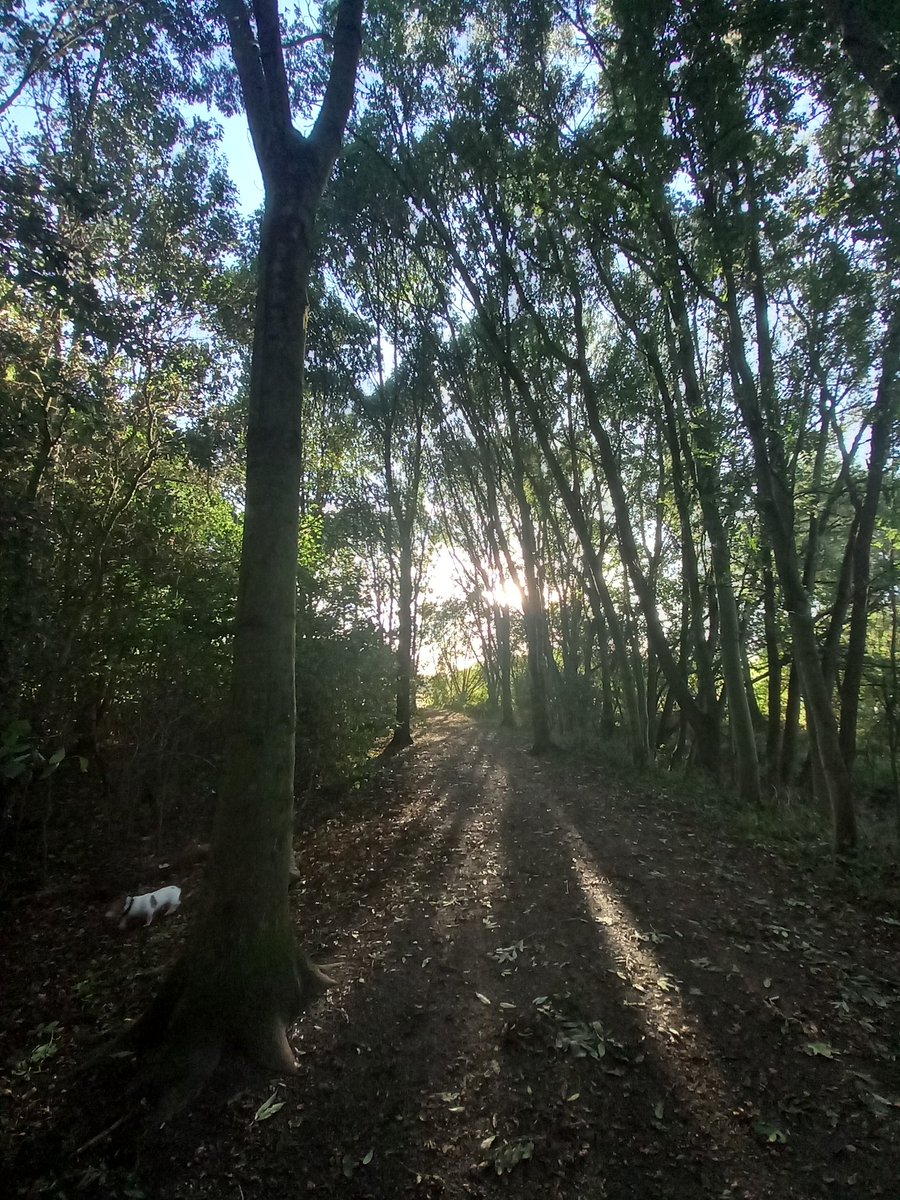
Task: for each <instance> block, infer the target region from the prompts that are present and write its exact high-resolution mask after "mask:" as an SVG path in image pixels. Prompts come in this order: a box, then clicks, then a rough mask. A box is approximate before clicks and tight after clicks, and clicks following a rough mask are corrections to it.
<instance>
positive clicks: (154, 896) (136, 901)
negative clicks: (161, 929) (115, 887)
mask: <svg viewBox="0 0 900 1200" xmlns="http://www.w3.org/2000/svg"><path fill="white" fill-rule="evenodd" d="M180 904H181V888H180V887H174V886H173V887H163V888H157V890H156V891H155V892H147V893H146V894H145V895H143V896H126V897H125V899H124V900H123V901H121V902H120V903H119V904H114V905H113V906H112V908H111V909H110V910H109V911H108V912H107V914H106V916H107V919H108V920H110V921H115V920H117V919H118V922H119V928H120V929H127V928H128V926H129V925H138V924H140V923H141V922H143V924H144V925H149V924H151V922H152V921H153V920H154V919H155V918H156V917H165V916H168V915H169V914H170V913H173V912H174V911H175V910H176V908H178V906H179V905H180Z"/></svg>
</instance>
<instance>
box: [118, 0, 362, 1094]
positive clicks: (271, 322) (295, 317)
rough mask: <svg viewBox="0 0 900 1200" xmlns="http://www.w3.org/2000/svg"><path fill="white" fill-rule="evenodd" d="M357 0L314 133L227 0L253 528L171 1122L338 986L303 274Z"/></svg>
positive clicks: (281, 75) (335, 137) (259, 40)
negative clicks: (312, 643) (321, 892)
mask: <svg viewBox="0 0 900 1200" xmlns="http://www.w3.org/2000/svg"><path fill="white" fill-rule="evenodd" d="M362 7H363V5H362V0H340V3H339V5H338V8H337V14H336V18H335V26H334V31H333V34H332V38H331V41H332V46H333V52H332V60H331V69H330V74H329V77H328V82H327V86H326V88H325V93H324V97H323V100H322V104H321V107H320V109H319V113H318V116H317V117H316V120H315V123H314V125H313V127H312V130H311V132H310V134H309V135H308V136H303V135H302V134H301V133H300V132H299V131H298V130H297V129H296V128H295V127H294V125H293V121H292V115H291V89H290V85H289V80H288V72H287V68H286V65H285V52H284V43H283V40H282V34H281V26H280V15H279V11H278V5H277V3H276V2H275V0H256V2H255V3H254V4H253V5H252V15H251V10H250V9H249V8H248V6H247V5H246V4H245V3H244V0H221V2H220V5H219V8H220V11H221V14H222V16H223V18H224V20H225V23H226V25H227V29H228V36H229V40H230V44H231V50H232V55H233V58H234V62H235V66H236V68H237V73H238V77H239V80H240V86H241V94H242V96H243V101H244V105H245V108H246V112H247V119H248V122H249V126H250V134H251V138H252V141H253V146H254V149H255V151H256V156H257V159H258V162H259V166H260V170H261V172H262V177H263V184H264V187H265V207H264V214H263V221H262V228H261V234H260V247H259V256H258V262H257V307H256V320H255V327H254V339H253V355H252V362H251V369H250V395H249V410H248V417H247V476H246V493H245V506H244V530H243V544H242V554H241V566H240V578H239V588H238V601H237V613H236V619H235V633H234V658H233V666H232V682H231V707H230V720H229V733H228V746H227V752H226V758H225V768H224V779H223V783H222V789H221V793H220V798H219V803H218V807H217V811H216V817H215V823H214V829H213V836H212V851H211V858H210V863H209V868H208V871H207V877H206V880H205V886H204V893H203V897H202V900H201V905H200V908H199V911H198V914H197V917H196V919H195V922H194V925H193V928H192V930H191V933H190V936H189V941H188V945H187V947H186V949H185V952H184V954H183V956H182V957H181V959H180V960H179V962H178V963H177V964H176V966H175V967H174V969H173V971H172V973H171V974H170V975H169V977H168V979H167V980H166V982H165V984H164V985H163V987H162V989H161V991H160V993H159V995H158V996H157V998H156V1000H155V1001H154V1003H153V1004H152V1006H151V1008H150V1009H149V1010H148V1012H147V1013H146V1014H145V1016H144V1018H143V1019H142V1020H141V1021H140V1022H139V1025H138V1028H137V1030H136V1038H137V1040H138V1044H139V1045H141V1046H145V1047H155V1048H156V1049H157V1054H158V1057H157V1060H156V1061H157V1066H156V1079H157V1082H159V1083H161V1084H162V1085H163V1092H162V1095H161V1098H160V1101H159V1109H160V1114H161V1115H162V1116H163V1117H165V1116H167V1115H169V1114H171V1113H172V1112H174V1111H175V1110H176V1109H177V1108H178V1107H179V1106H180V1105H182V1104H183V1103H185V1102H186V1101H187V1100H188V1099H190V1098H191V1096H192V1094H193V1093H194V1092H195V1091H196V1089H197V1088H198V1087H199V1086H200V1085H201V1084H202V1083H203V1081H204V1079H205V1078H206V1077H207V1075H208V1074H209V1072H210V1071H211V1070H212V1069H214V1067H215V1065H216V1064H217V1062H218V1060H219V1057H220V1055H221V1053H222V1052H223V1050H226V1049H229V1048H231V1049H237V1050H239V1051H242V1052H243V1053H244V1054H246V1055H247V1056H248V1057H249V1058H250V1059H251V1060H253V1061H255V1062H257V1063H259V1064H261V1065H263V1066H265V1067H267V1068H271V1069H276V1070H291V1069H293V1066H294V1058H293V1053H292V1051H291V1048H290V1045H289V1043H288V1040H287V1033H286V1030H287V1026H288V1024H289V1022H290V1021H291V1020H292V1019H293V1018H294V1017H295V1015H296V1014H297V1012H298V1011H299V1009H300V1008H301V1006H302V1005H303V1004H304V1003H305V1002H308V1000H309V999H310V998H312V997H313V996H315V995H316V994H318V992H319V991H320V990H321V989H322V987H323V986H324V985H325V984H326V983H327V980H326V978H325V977H324V976H323V975H322V974H321V973H320V972H319V971H317V970H316V969H315V968H314V967H313V966H312V965H311V964H310V963H309V962H308V961H307V960H306V958H305V956H304V955H303V954H302V953H300V952H298V951H297V949H296V947H295V945H294V938H293V931H292V927H291V922H290V915H289V911H288V895H287V889H288V879H289V871H290V864H291V855H292V815H293V785H294V730H295V720H296V715H295V694H294V645H295V610H296V592H297V550H298V515H299V483H300V469H301V445H302V439H301V429H300V415H301V394H302V386H303V356H304V344H305V326H306V318H307V283H308V277H309V271H310V264H311V259H312V249H313V247H312V238H313V227H314V222H315V217H316V211H317V208H318V204H319V200H320V198H321V195H322V192H323V190H324V187H325V184H326V182H327V180H328V177H329V175H330V173H331V170H332V167H333V166H334V163H335V161H336V159H337V155H338V152H339V150H340V144H341V140H342V136H343V131H344V128H345V125H346V122H347V118H348V116H349V114H350V109H351V106H352V103H353V93H354V86H355V79H356V68H357V64H358V61H359V53H360V44H361V27H362Z"/></svg>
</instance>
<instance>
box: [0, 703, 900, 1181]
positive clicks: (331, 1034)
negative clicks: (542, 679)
mask: <svg viewBox="0 0 900 1200" xmlns="http://www.w3.org/2000/svg"><path fill="white" fill-rule="evenodd" d="M649 786H650V785H649V784H644V783H642V782H640V781H638V780H637V779H635V780H632V781H630V782H629V781H627V780H626V781H625V782H623V781H622V780H621V779H616V780H612V781H609V780H607V781H604V779H603V777H602V775H600V774H598V770H597V768H595V767H588V766H579V765H577V764H573V763H572V762H571V761H570V760H568V759H565V758H563V757H562V756H559V757H554V756H551V757H549V758H547V759H536V758H533V757H531V756H529V755H528V754H527V753H526V752H525V749H524V741H523V739H522V737H521V736H520V735H515V734H512V735H510V734H505V733H501V732H498V731H497V730H495V729H493V728H490V727H487V726H484V725H480V724H476V723H473V722H471V721H468V720H466V719H464V718H462V717H456V716H450V715H435V716H432V717H430V718H429V719H428V721H427V722H426V723H425V725H424V727H423V729H422V731H421V734H420V737H419V739H418V741H417V744H416V745H415V747H413V748H412V749H411V750H410V751H408V752H406V753H404V754H403V755H402V756H400V757H399V758H398V759H397V760H395V761H394V762H392V763H391V764H390V765H388V766H386V768H385V771H384V773H383V775H382V777H381V780H380V784H379V786H378V788H377V789H376V790H375V792H374V794H370V795H369V796H368V797H367V798H366V800H365V802H364V803H363V802H362V801H360V802H357V803H356V804H355V806H353V807H351V809H350V810H349V811H348V812H347V813H346V814H345V815H342V816H339V817H335V818H332V819H328V820H325V821H323V822H320V823H318V824H317V825H314V826H313V827H312V828H311V829H310V830H309V832H308V833H307V834H306V835H305V836H304V838H303V839H302V864H303V870H304V878H303V880H302V882H301V884H300V885H299V887H298V888H296V889H295V891H294V892H293V896H294V898H295V904H296V913H297V926H298V931H299V932H300V933H301V935H302V937H303V939H304V941H305V943H306V945H307V946H308V947H309V948H310V950H311V951H312V954H313V957H314V959H315V960H316V961H318V962H320V963H322V964H325V965H326V967H327V969H328V970H329V972H330V973H331V974H332V975H333V976H335V978H336V979H337V981H338V984H337V986H336V987H335V988H334V989H333V990H332V991H331V992H330V993H329V994H328V996H327V997H326V998H325V999H324V1000H322V1001H320V1002H319V1003H318V1004H317V1005H316V1007H315V1008H314V1009H312V1010H311V1011H310V1012H309V1013H307V1014H306V1016H305V1017H304V1018H303V1020H302V1021H301V1022H300V1024H299V1025H298V1026H297V1028H296V1030H295V1034H294V1045H295V1049H296V1051H297V1055H298V1061H299V1072H298V1074H297V1076H296V1077H295V1078H291V1079H289V1080H286V1079H280V1078H265V1077H258V1078H253V1079H251V1080H248V1079H247V1078H246V1076H245V1075H244V1076H234V1077H233V1078H227V1077H220V1078H219V1080H218V1082H217V1083H215V1084H214V1085H213V1086H212V1087H211V1089H210V1090H209V1091H208V1092H207V1093H205V1094H204V1096H203V1097H202V1099H201V1100H200V1101H199V1102H197V1103H196V1104H195V1105H194V1107H193V1108H192V1109H191V1110H190V1111H189V1112H188V1113H187V1114H186V1115H185V1116H183V1117H182V1118H180V1119H178V1120H176V1121H175V1122H173V1123H172V1124H171V1125H170V1126H166V1127H164V1128H163V1129H162V1130H151V1131H147V1130H146V1129H144V1130H143V1131H141V1132H139V1133H138V1132H134V1131H130V1132H129V1131H128V1130H127V1128H126V1130H125V1131H121V1130H120V1131H117V1132H116V1133H114V1134H113V1135H112V1136H110V1137H109V1138H108V1139H105V1140H102V1141H100V1142H98V1143H96V1144H95V1145H93V1146H90V1147H88V1148H87V1149H84V1148H83V1146H84V1143H86V1142H88V1141H89V1140H90V1139H91V1137H92V1135H93V1134H96V1132H97V1131H98V1130H99V1129H102V1128H103V1125H104V1123H107V1122H108V1121H109V1120H111V1119H113V1118H114V1117H115V1112H116V1108H115V1105H116V1099H115V1098H114V1097H108V1096H105V1095H102V1094H98V1093H97V1092H96V1091H93V1092H92V1090H91V1085H89V1084H88V1083H86V1082H84V1081H82V1080H81V1079H79V1077H77V1076H76V1077H74V1078H73V1077H72V1076H71V1068H72V1066H73V1065H75V1064H77V1063H78V1061H79V1060H80V1059H81V1058H83V1057H84V1053H85V1049H84V1047H85V1045H86V1044H87V1042H88V1041H89V1039H90V1037H91V1036H92V1035H96V1031H97V1029H98V1028H114V1027H115V1025H116V1023H117V1022H121V1020H122V1017H123V1009H124V1010H125V1011H127V1012H128V1013H131V1014H134V1013H135V1012H136V1011H139V1009H140V1005H141V1003H142V1001H143V1000H144V999H145V998H146V997H147V995H148V994H149V993H150V991H151V990H152V988H153V986H154V985H155V982H156V980H157V978H158V972H159V970H160V969H161V966H162V964H163V963H164V962H165V961H167V959H168V958H169V957H171V955H172V953H173V951H174V949H175V948H176V947H177V945H178V943H179V940H180V936H181V933H182V932H183V922H184V920H185V918H186V916H187V915H188V913H189V909H190V891H189V890H188V893H187V901H186V903H185V905H184V906H183V908H182V911H181V912H180V913H179V914H177V915H176V916H175V917H173V918H170V919H169V920H167V921H162V922H160V923H159V924H155V925H154V926H152V927H151V928H149V929H147V930H146V931H144V932H143V933H136V934H133V935H130V936H129V937H127V938H116V937H114V936H113V935H112V934H111V933H110V932H109V930H108V929H107V928H106V927H105V926H104V925H103V923H102V919H101V918H100V915H99V914H97V913H94V912H89V911H88V907H89V900H88V899H86V898H85V897H84V896H83V895H79V893H78V889H77V887H74V886H72V887H69V888H68V889H67V891H65V892H63V893H62V894H60V893H59V892H54V891H53V890H52V889H50V890H49V891H47V892H46V893H45V894H44V896H43V897H41V896H38V897H32V898H31V899H30V900H28V901H27V902H24V901H21V902H19V903H10V904H7V906H6V910H5V911H4V912H2V913H0V954H2V956H3V957H2V962H3V964H4V973H3V976H2V979H0V1105H2V1107H0V1155H4V1156H5V1159H6V1166H5V1168H0V1169H2V1170H4V1171H5V1173H6V1179H7V1184H6V1186H4V1185H3V1184H2V1183H0V1191H2V1192H3V1194H4V1195H18V1196H27V1197H32V1196H41V1195H47V1196H80V1195H97V1196H103V1197H109V1198H113V1197H119V1196H121V1197H129V1198H131V1200H138V1198H140V1197H147V1198H148V1200H157V1198H159V1200H164V1198H169V1197H173V1198H174V1197H200V1198H208V1200H213V1198H215V1200H232V1198H233V1200H254V1198H260V1200H263V1198H269V1197H271V1198H276V1197H278V1198H281V1197H285V1198H286V1197H299V1196H306V1195H309V1196H313V1197H316V1196H318V1197H322V1198H325V1197H340V1198H346V1200H376V1198H377V1200H395V1198H397V1200H399V1198H402V1197H410V1198H412V1197H446V1198H450V1200H456V1198H464V1197H485V1198H486V1197H493V1196H502V1195H506V1196H514V1197H529V1198H530V1197H534V1198H535V1200H537V1198H538V1197H540V1198H541V1200H545V1198H547V1197H562V1198H566V1200H578V1198H580V1197H583V1198H584V1200H588V1198H589V1200H604V1198H609V1200H643V1198H644V1197H647V1198H648V1200H650V1198H652V1200H663V1198H666V1197H672V1198H675V1197H677V1198H678V1200H685V1198H688V1197H690V1198H694V1197H715V1198H721V1200H725V1198H726V1197H731V1198H734V1200H737V1198H739V1197H742V1198H748V1200H750V1198H752V1200H762V1198H763V1197H778V1198H785V1200H786V1198H788V1197H790V1198H791V1200H819V1198H832V1197H834V1198H840V1197H848V1198H850V1197H853V1198H860V1200H862V1198H868V1197H882V1196H883V1197H887V1198H888V1200H900V953H898V950H900V921H898V920H897V916H896V913H894V915H890V914H888V913H885V912H884V910H883V909H875V910H874V911H868V910H866V908H864V907H859V906H858V905H856V904H854V903H851V902H850V901H848V900H847V899H846V896H845V895H844V894H843V893H842V891H841V889H840V888H836V887H834V886H832V885H831V884H829V883H828V882H827V881H826V880H824V879H823V877H822V876H821V874H819V875H816V874H813V873H808V872H799V871H798V870H797V869H796V868H792V867H790V866H789V865H788V864H787V863H786V862H785V861H784V860H782V859H781V858H779V857H778V856H776V855H775V854H774V853H770V852H768V851H766V850H765V849H763V848H760V847H758V846H755V845H752V844H750V843H749V842H747V841H739V840H737V841H736V840H734V839H732V838H731V837H729V836H728V835H727V834H726V833H724V832H723V831H722V829H721V828H719V827H713V826H711V825H710V823H709V820H708V817H707V816H705V815H704V814H703V813H702V812H698V811H697V810H696V809H692V808H691V807H690V806H689V805H688V804H687V803H686V802H684V801H675V800H673V799H671V798H668V799H667V798H660V797H659V796H657V795H654V794H651V793H650V792H649V791H648V788H649ZM150 882H151V883H152V882H154V881H153V880H151V881H150ZM155 882H156V883H158V884H162V883H168V882H171V879H170V878H166V877H165V876H164V873H161V874H160V877H159V878H158V879H156V880H155ZM53 1022H56V1024H52V1023H53ZM0 1161H2V1160H0ZM10 1185H11V1186H10Z"/></svg>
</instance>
